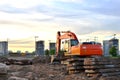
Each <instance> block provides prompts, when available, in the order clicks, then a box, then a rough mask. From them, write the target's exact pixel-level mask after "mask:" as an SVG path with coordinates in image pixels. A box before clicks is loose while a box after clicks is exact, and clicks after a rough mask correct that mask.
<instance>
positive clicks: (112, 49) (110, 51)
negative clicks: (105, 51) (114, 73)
mask: <svg viewBox="0 0 120 80" xmlns="http://www.w3.org/2000/svg"><path fill="white" fill-rule="evenodd" d="M109 53H110V54H111V55H112V56H114V57H115V56H117V49H116V47H115V46H112V47H111V48H110V50H109Z"/></svg>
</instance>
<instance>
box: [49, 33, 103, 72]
mask: <svg viewBox="0 0 120 80" xmlns="http://www.w3.org/2000/svg"><path fill="white" fill-rule="evenodd" d="M102 55H103V51H102V46H101V44H100V43H97V42H94V41H91V42H83V43H82V44H81V43H79V40H78V38H77V37H76V35H75V34H74V33H73V32H71V31H58V32H57V40H56V57H52V58H51V59H52V62H57V61H58V62H60V63H61V64H67V70H68V73H71V72H72V73H76V72H79V71H80V70H84V68H83V64H84V59H86V58H88V57H92V56H102Z"/></svg>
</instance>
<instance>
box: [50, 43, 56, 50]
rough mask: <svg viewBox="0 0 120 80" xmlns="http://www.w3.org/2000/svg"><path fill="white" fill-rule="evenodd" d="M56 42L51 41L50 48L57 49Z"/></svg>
mask: <svg viewBox="0 0 120 80" xmlns="http://www.w3.org/2000/svg"><path fill="white" fill-rule="evenodd" d="M55 45H56V44H55V43H54V42H50V43H49V50H52V49H55Z"/></svg>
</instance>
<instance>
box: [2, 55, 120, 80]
mask: <svg viewBox="0 0 120 80" xmlns="http://www.w3.org/2000/svg"><path fill="white" fill-rule="evenodd" d="M42 58H43V57H36V58H35V59H33V62H34V63H33V64H32V65H15V64H12V65H9V68H6V69H7V70H5V71H7V74H6V75H0V80H119V78H120V76H108V77H105V76H94V77H87V76H86V75H87V74H86V73H85V72H80V73H79V74H70V75H68V74H67V71H66V65H62V64H49V58H48V60H46V59H47V58H45V57H44V58H43V60H42ZM47 61H48V62H47ZM1 65H4V66H6V65H5V64H3V63H2V64H1ZM0 72H2V71H0ZM1 76H2V77H1Z"/></svg>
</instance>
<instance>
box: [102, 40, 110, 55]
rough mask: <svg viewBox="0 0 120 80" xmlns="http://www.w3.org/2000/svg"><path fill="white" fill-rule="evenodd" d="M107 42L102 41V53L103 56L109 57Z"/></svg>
mask: <svg viewBox="0 0 120 80" xmlns="http://www.w3.org/2000/svg"><path fill="white" fill-rule="evenodd" d="M109 46H110V43H109V40H104V41H103V52H104V56H109Z"/></svg>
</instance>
